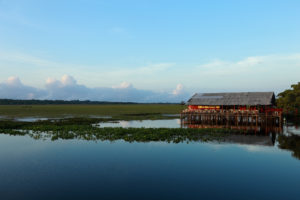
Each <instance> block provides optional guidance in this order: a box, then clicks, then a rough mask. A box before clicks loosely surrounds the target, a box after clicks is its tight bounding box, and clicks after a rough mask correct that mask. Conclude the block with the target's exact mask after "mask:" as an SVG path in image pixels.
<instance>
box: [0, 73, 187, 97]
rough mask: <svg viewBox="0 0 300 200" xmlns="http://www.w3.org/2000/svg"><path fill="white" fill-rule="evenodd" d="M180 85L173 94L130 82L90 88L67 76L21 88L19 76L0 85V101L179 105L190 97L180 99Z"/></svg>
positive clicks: (22, 85) (181, 90)
mask: <svg viewBox="0 0 300 200" xmlns="http://www.w3.org/2000/svg"><path fill="white" fill-rule="evenodd" d="M183 94H184V91H183V86H182V84H178V85H177V87H176V89H175V90H174V91H173V92H170V93H169V92H160V93H159V92H154V91H150V90H140V89H136V88H135V87H134V86H133V85H132V84H131V83H129V82H122V83H121V84H120V85H117V86H113V87H111V88H109V87H96V88H89V87H86V86H85V85H81V84H78V83H77V81H76V79H75V78H74V77H72V76H70V75H64V76H62V77H61V79H60V80H57V79H54V78H48V79H47V80H46V83H45V89H37V88H34V87H30V86H26V85H24V84H23V83H22V82H21V80H20V79H19V78H18V77H9V78H8V79H7V80H6V81H5V82H3V83H1V84H0V98H11V99H52V100H57V99H62V100H97V101H115V102H180V101H182V100H185V99H186V98H188V97H189V96H188V95H187V96H183Z"/></svg>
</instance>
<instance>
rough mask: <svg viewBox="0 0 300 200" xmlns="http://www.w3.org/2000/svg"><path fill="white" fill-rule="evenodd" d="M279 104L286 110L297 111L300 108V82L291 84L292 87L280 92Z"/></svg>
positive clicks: (288, 111)
mask: <svg viewBox="0 0 300 200" xmlns="http://www.w3.org/2000/svg"><path fill="white" fill-rule="evenodd" d="M277 106H278V107H280V108H283V109H284V111H285V112H287V113H290V112H296V113H298V111H299V110H300V82H298V84H294V85H291V89H288V90H285V91H283V92H281V93H279V94H278V99H277Z"/></svg>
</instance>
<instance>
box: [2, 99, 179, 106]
mask: <svg viewBox="0 0 300 200" xmlns="http://www.w3.org/2000/svg"><path fill="white" fill-rule="evenodd" d="M67 104H76V105H80V104H82V105H83V104H84V105H87V104H88V105H89V104H90V105H101V104H174V103H137V102H110V101H90V100H37V99H30V100H23V99H0V105H67ZM177 104H178V103H177Z"/></svg>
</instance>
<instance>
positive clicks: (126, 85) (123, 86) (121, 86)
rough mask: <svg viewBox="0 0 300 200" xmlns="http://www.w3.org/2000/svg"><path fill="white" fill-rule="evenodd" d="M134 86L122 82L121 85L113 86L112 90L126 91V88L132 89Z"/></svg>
mask: <svg viewBox="0 0 300 200" xmlns="http://www.w3.org/2000/svg"><path fill="white" fill-rule="evenodd" d="M132 87H133V86H132V84H131V83H128V82H126V81H125V82H122V83H121V84H120V85H116V86H112V88H119V89H126V88H132Z"/></svg>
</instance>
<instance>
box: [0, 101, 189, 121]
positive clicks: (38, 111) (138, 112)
mask: <svg viewBox="0 0 300 200" xmlns="http://www.w3.org/2000/svg"><path fill="white" fill-rule="evenodd" d="M184 108H185V106H183V105H176V104H117V105H116V104H105V105H0V116H5V117H7V118H17V117H46V118H62V117H66V116H70V117H90V116H91V115H93V116H112V117H114V118H124V119H125V118H126V119H134V118H138V119H156V118H157V119H159V118H166V117H164V116H162V114H178V113H180V111H181V110H183V109H184Z"/></svg>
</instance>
